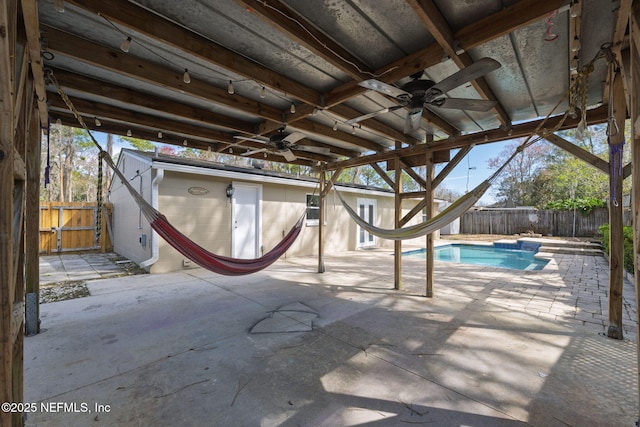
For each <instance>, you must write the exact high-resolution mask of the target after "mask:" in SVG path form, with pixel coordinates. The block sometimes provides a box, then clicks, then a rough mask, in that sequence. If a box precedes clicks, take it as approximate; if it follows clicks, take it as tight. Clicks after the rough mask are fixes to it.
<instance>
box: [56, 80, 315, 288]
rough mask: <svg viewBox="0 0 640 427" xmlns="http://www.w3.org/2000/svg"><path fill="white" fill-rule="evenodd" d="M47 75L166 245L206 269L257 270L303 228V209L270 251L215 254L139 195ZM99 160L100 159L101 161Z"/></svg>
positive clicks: (235, 272) (275, 257)
mask: <svg viewBox="0 0 640 427" xmlns="http://www.w3.org/2000/svg"><path fill="white" fill-rule="evenodd" d="M47 77H48V79H49V80H50V81H51V83H52V84H53V85H54V86H55V87H56V89H57V91H58V94H59V95H60V97H61V98H62V99H63V100H64V102H65V104H67V107H68V108H69V110H70V111H71V112H72V113H73V115H74V116H75V118H76V120H78V123H80V126H82V128H83V129H84V130H85V131H86V132H87V133H88V134H89V137H90V138H91V141H92V142H93V144H94V145H95V146H96V147H97V149H98V151H99V158H100V159H101V160H102V161H104V162H105V163H106V164H107V166H108V167H110V168H111V170H113V173H114V174H115V175H116V176H117V177H118V178H119V179H120V181H121V182H122V184H123V185H124V186H125V187H126V189H127V191H128V192H129V194H130V195H131V197H132V198H133V200H134V201H135V202H136V204H137V205H138V206H139V207H140V210H141V212H142V214H143V215H144V217H145V218H146V219H147V221H148V222H149V225H150V226H151V228H152V229H153V230H154V231H155V232H156V233H158V235H159V236H161V237H162V238H163V239H164V240H165V241H166V242H167V243H168V244H169V245H171V246H172V247H173V248H174V249H175V250H177V251H178V252H180V253H181V254H182V255H184V256H185V257H187V258H189V259H190V260H192V261H193V262H195V263H196V264H198V265H199V266H201V267H203V268H206V269H207V270H210V271H213V272H214V273H218V274H222V275H226V276H240V275H246V274H252V273H256V272H258V271H260V270H263V269H265V268H267V267H268V266H270V265H271V264H273V263H274V262H275V261H276V260H278V258H280V257H281V256H282V255H284V253H285V252H286V251H287V250H288V249H289V248H290V247H291V245H293V243H294V242H295V241H296V239H297V238H298V236H299V235H300V232H301V231H302V227H303V225H304V218H305V217H306V216H307V211H306V209H305V211H304V213H303V214H302V215H301V216H300V218H299V219H298V220H297V221H296V223H295V224H294V225H293V227H292V228H291V230H289V232H288V233H287V234H286V236H285V237H284V238H283V239H282V240H281V241H280V243H278V244H277V245H276V246H275V247H273V248H272V249H271V250H270V251H269V252H267V253H266V254H264V255H263V256H261V257H260V258H254V259H241V258H231V257H226V256H222V255H217V254H214V253H212V252H210V251H208V250H206V249H205V248H203V247H202V246H200V245H198V244H197V243H196V242H194V241H193V240H191V239H189V238H188V237H187V236H185V235H184V234H183V233H181V232H180V231H179V230H178V229H177V228H175V227H174V226H173V225H172V224H171V223H170V222H169V220H168V219H167V218H166V217H165V216H164V215H163V214H162V213H160V211H158V210H157V209H155V208H154V207H153V206H151V204H149V202H147V201H146V200H145V199H144V198H143V197H142V196H141V195H140V193H138V191H136V189H135V188H133V186H132V185H131V183H129V180H128V179H127V178H126V177H125V176H124V174H123V173H122V172H121V171H120V169H118V167H117V166H116V164H115V163H114V161H113V159H112V158H111V156H110V155H109V153H108V152H106V151H105V150H103V149H102V147H101V146H100V144H99V143H98V141H97V140H96V139H95V137H94V136H93V134H92V133H91V131H90V129H89V127H88V126H87V124H86V123H85V121H84V119H83V118H82V116H81V115H80V113H79V112H78V111H77V110H76V108H75V107H74V105H73V103H72V102H71V100H70V99H69V97H68V96H67V94H66V93H65V92H64V90H62V87H61V86H60V85H59V84H58V82H57V80H56V79H55V76H53V73H52V72H51V71H50V70H49V71H48V72H47ZM100 163H102V162H100Z"/></svg>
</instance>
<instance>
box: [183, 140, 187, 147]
mask: <svg viewBox="0 0 640 427" xmlns="http://www.w3.org/2000/svg"><path fill="white" fill-rule="evenodd" d="M182 145H184V146H185V147H186V146H187V140H186V139H185V140H184V141H182Z"/></svg>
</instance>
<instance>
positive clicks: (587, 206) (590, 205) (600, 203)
mask: <svg viewBox="0 0 640 427" xmlns="http://www.w3.org/2000/svg"><path fill="white" fill-rule="evenodd" d="M605 207H607V202H606V201H605V200H603V199H599V198H597V197H588V198H584V199H563V200H554V201H552V202H549V203H547V204H546V205H545V209H553V210H561V211H568V210H573V209H576V210H578V211H580V213H582V214H583V215H589V214H590V213H591V211H592V210H594V209H597V208H605Z"/></svg>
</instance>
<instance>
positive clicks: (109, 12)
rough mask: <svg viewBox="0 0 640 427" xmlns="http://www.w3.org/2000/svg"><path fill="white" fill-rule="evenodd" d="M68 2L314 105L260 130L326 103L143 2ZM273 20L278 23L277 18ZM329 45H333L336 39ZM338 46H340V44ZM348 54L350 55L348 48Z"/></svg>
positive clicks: (283, 114) (293, 119)
mask: <svg viewBox="0 0 640 427" xmlns="http://www.w3.org/2000/svg"><path fill="white" fill-rule="evenodd" d="M69 3H71V4H73V5H75V6H77V7H80V8H82V9H85V10H88V11H91V12H94V13H97V14H100V15H102V16H104V17H106V18H108V19H109V20H110V21H112V22H115V23H118V24H119V25H122V26H125V27H127V28H130V29H132V30H134V31H137V32H140V33H142V34H144V35H146V36H148V37H151V38H153V39H156V40H159V41H160V42H162V43H166V44H168V45H171V46H172V47H175V48H178V49H180V50H182V51H183V52H185V53H187V54H189V55H194V56H196V57H197V58H198V59H200V60H203V61H205V62H208V63H210V64H213V65H216V66H220V67H222V68H225V69H227V70H230V71H233V72H234V73H238V74H240V75H242V76H244V77H246V78H249V79H251V80H254V81H256V82H258V83H260V84H261V85H264V86H266V87H270V88H272V89H274V90H277V91H282V92H285V93H287V94H288V95H290V96H291V97H293V98H296V99H298V100H299V101H302V102H304V103H305V104H308V106H310V107H311V108H310V109H309V108H308V109H306V110H305V109H304V108H301V107H302V106H298V107H297V109H298V110H299V112H296V113H294V114H291V113H290V112H289V111H288V110H287V111H281V112H279V113H278V115H277V119H276V118H275V117H271V119H269V118H266V117H264V118H265V119H267V120H269V121H268V122H266V123H265V125H264V126H263V127H262V128H261V129H260V132H259V133H260V134H264V133H269V132H272V131H275V130H277V129H278V128H280V127H282V123H293V122H296V121H299V120H301V119H304V118H306V117H308V116H309V115H310V114H311V113H310V112H311V111H312V110H313V108H323V106H324V102H323V99H324V98H323V94H321V93H320V92H318V91H316V90H314V89H311V88H310V87H308V86H305V85H303V84H300V83H298V82H296V81H294V80H292V79H290V78H288V77H286V76H283V75H280V74H278V73H276V72H274V71H272V70H270V69H268V68H266V67H264V66H262V65H260V64H257V63H255V62H253V61H251V60H249V59H247V58H245V57H244V56H242V55H238V54H237V53H235V52H233V51H231V50H229V49H227V48H225V47H223V46H221V45H219V44H217V43H215V42H213V41H211V40H209V39H206V38H204V37H202V36H200V35H199V34H196V33H193V32H191V31H189V30H187V29H185V28H183V27H181V26H180V25H177V24H175V23H173V22H171V21H168V20H165V19H163V18H161V17H159V16H158V15H156V14H154V13H151V12H149V11H148V10H146V9H144V8H142V7H140V6H136V5H135V4H133V3H130V2H128V1H110V2H105V1H102V0H69ZM254 6H256V8H254ZM276 6H277V7H279V8H286V6H284V5H282V4H276V3H274V4H273V5H272V3H271V2H270V3H269V7H270V8H271V7H276ZM251 7H252V10H254V11H258V10H264V11H266V10H270V9H268V8H267V7H266V6H260V4H258V3H257V2H256V5H253V6H251ZM265 13H266V12H265ZM282 19H284V18H282ZM282 19H281V20H282ZM274 24H276V23H275V22H274ZM279 25H284V22H280V23H279ZM290 35H291V36H292V37H294V38H296V39H299V38H301V34H300V33H299V32H298V33H295V34H293V33H290ZM321 40H323V42H326V43H329V40H328V39H326V37H325V38H323V39H321ZM314 42H315V41H314ZM329 46H332V47H333V43H332V44H330V45H329ZM335 47H336V48H337V46H335ZM316 49H319V50H320V49H321V48H320V46H319V45H318V46H316ZM323 50H324V54H325V55H326V53H327V48H326V47H325V48H324V49H323ZM340 52H342V50H340ZM345 55H347V54H346V52H345ZM345 58H351V56H346V57H345ZM334 65H335V64H334ZM174 74H175V73H174ZM192 83H193V81H192ZM233 96H237V95H233ZM261 105H263V104H261ZM263 106H264V105H263ZM385 132H389V133H391V132H392V128H391V127H388V128H387V130H386V131H385ZM404 139H406V138H403V140H404Z"/></svg>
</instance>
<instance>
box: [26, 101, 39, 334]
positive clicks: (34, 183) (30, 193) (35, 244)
mask: <svg viewBox="0 0 640 427" xmlns="http://www.w3.org/2000/svg"><path fill="white" fill-rule="evenodd" d="M34 110H35V112H34V113H32V114H31V123H30V125H29V132H28V134H27V159H26V161H27V203H26V208H25V209H26V211H25V218H26V220H25V233H26V237H25V239H26V244H25V251H26V254H25V255H26V256H25V282H26V283H25V284H26V294H27V301H26V305H25V309H26V311H27V316H26V318H25V333H26V334H28V335H30V334H37V333H39V332H40V321H39V319H40V313H39V311H40V310H39V306H40V298H39V294H40V259H39V256H40V151H41V150H40V134H41V132H40V121H39V114H37V113H38V110H37V108H35V109H34ZM31 310H33V312H32V311H31ZM29 314H33V315H29ZM32 321H33V322H34V323H33V324H32V323H31V322H32Z"/></svg>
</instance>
